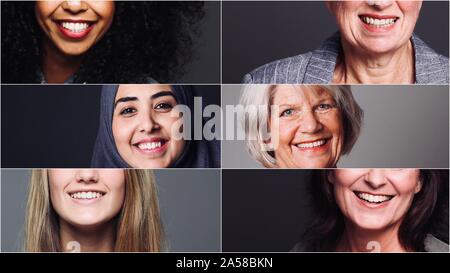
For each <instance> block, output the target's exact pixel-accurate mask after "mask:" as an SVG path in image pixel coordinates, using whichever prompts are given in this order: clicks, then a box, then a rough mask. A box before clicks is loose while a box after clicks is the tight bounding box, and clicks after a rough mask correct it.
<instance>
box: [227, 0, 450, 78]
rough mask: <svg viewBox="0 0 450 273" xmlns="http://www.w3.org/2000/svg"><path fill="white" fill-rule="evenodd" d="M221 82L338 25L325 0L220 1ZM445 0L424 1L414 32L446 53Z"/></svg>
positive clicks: (295, 50)
mask: <svg viewBox="0 0 450 273" xmlns="http://www.w3.org/2000/svg"><path fill="white" fill-rule="evenodd" d="M222 20H223V23H222V33H223V36H222V40H223V42H222V43H223V45H222V52H223V63H222V65H223V67H222V82H223V83H241V82H242V77H243V76H244V75H245V74H246V73H248V72H250V71H251V70H253V69H255V68H257V67H259V66H261V65H263V64H266V63H268V62H271V61H274V60H277V59H281V58H285V57H290V56H294V55H298V54H301V53H305V52H308V51H311V50H314V49H316V48H317V47H318V46H319V45H320V44H321V43H322V42H323V41H325V39H326V38H328V37H329V36H331V35H332V34H333V33H334V32H335V31H337V27H336V23H335V20H334V17H333V16H332V15H331V14H330V13H329V12H328V10H327V9H326V7H325V4H324V1H262V2H261V1H224V2H223V7H222ZM448 22H449V4H448V1H424V3H423V6H422V11H421V14H420V18H419V20H418V22H417V25H416V29H415V33H416V34H418V35H419V37H421V38H422V39H423V40H424V41H425V42H426V43H427V44H428V45H429V46H430V47H431V48H433V49H434V50H436V51H437V52H439V53H441V54H443V55H445V56H448V50H449V24H448Z"/></svg>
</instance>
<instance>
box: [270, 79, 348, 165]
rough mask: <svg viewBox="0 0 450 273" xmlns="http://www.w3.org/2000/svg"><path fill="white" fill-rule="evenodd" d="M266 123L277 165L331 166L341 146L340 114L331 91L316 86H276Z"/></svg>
mask: <svg viewBox="0 0 450 273" xmlns="http://www.w3.org/2000/svg"><path fill="white" fill-rule="evenodd" d="M272 106H277V107H278V108H279V111H278V113H272V115H271V121H270V124H271V125H274V124H276V121H275V119H278V122H279V124H278V125H279V126H278V139H277V137H274V136H276V132H275V131H274V130H277V129H276V127H275V126H271V135H272V139H271V142H272V145H273V147H274V153H275V158H276V162H277V165H278V167H282V168H326V167H334V166H335V165H336V163H337V161H338V159H339V156H340V154H341V151H342V146H343V141H344V139H343V136H344V134H343V124H342V114H341V111H340V109H339V108H338V106H337V104H336V102H335V100H334V98H333V97H332V96H331V94H330V93H329V92H328V91H327V90H325V89H323V88H321V87H318V86H312V87H311V86H296V87H294V86H292V85H278V86H277V87H276V88H275V90H274V95H273V99H272Z"/></svg>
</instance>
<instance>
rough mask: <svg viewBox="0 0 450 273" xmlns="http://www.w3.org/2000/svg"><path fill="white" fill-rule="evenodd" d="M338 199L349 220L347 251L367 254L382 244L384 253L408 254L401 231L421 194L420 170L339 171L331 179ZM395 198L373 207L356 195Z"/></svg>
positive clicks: (346, 221) (381, 248)
mask: <svg viewBox="0 0 450 273" xmlns="http://www.w3.org/2000/svg"><path fill="white" fill-rule="evenodd" d="M329 181H330V183H332V184H333V188H334V195H335V199H336V202H337V205H338V206H339V208H340V210H341V212H342V213H343V215H344V216H345V229H346V230H345V232H344V234H345V235H344V238H342V241H341V244H340V245H341V248H342V249H341V250H343V251H349V250H350V251H367V250H368V243H369V242H371V241H374V242H378V243H379V245H380V250H381V251H407V250H405V249H403V247H402V246H401V245H400V243H399V240H398V229H399V226H400V224H401V222H402V221H403V219H404V217H405V215H406V213H407V212H408V210H409V208H410V207H411V204H412V201H413V198H414V195H415V194H416V193H418V192H419V191H420V190H421V186H422V184H421V182H420V171H419V170H418V169H338V170H335V171H333V173H331V174H330V175H329ZM358 192H362V193H369V194H372V195H378V196H380V195H382V196H391V197H392V199H390V200H389V201H385V202H381V203H369V202H366V201H363V200H361V199H360V198H358V196H357V195H356V193H358Z"/></svg>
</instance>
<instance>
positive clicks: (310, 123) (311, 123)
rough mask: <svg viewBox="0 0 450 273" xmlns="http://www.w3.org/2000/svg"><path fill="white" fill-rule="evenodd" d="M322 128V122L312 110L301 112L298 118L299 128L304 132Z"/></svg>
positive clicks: (311, 132) (316, 130) (312, 132)
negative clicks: (299, 118) (300, 116)
mask: <svg viewBox="0 0 450 273" xmlns="http://www.w3.org/2000/svg"><path fill="white" fill-rule="evenodd" d="M321 129H322V124H321V123H320V121H319V120H318V119H317V117H316V115H315V114H314V112H313V111H312V110H310V111H307V112H305V113H303V115H302V118H301V120H300V130H301V132H302V133H305V134H314V133H317V132H318V131H320V130H321Z"/></svg>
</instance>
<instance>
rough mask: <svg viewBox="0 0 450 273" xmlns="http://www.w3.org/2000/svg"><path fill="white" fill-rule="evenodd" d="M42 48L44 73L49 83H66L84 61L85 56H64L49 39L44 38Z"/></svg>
mask: <svg viewBox="0 0 450 273" xmlns="http://www.w3.org/2000/svg"><path fill="white" fill-rule="evenodd" d="M42 48H43V54H42V56H43V58H42V72H43V74H44V77H45V80H46V82H48V83H64V82H65V81H66V80H67V79H69V78H70V77H71V76H72V75H73V74H75V72H77V71H78V69H79V68H80V66H81V62H82V61H83V56H68V55H66V54H64V53H63V52H61V51H60V50H59V49H58V48H57V47H56V46H55V45H54V44H53V43H52V42H51V41H49V40H48V38H44V41H43V46H42Z"/></svg>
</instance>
